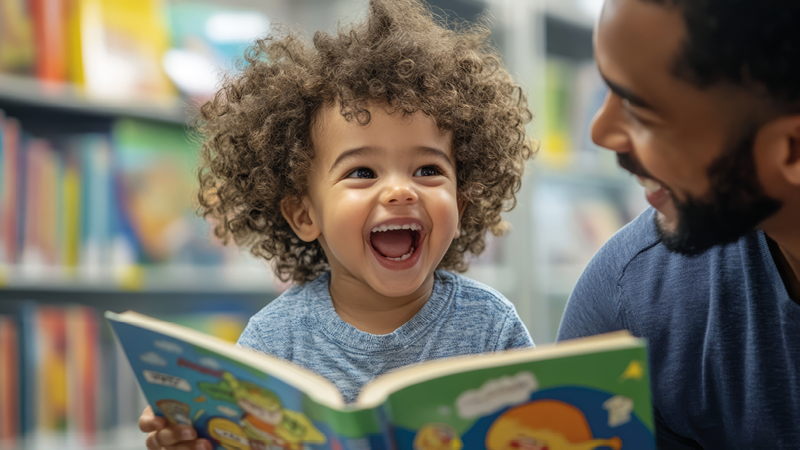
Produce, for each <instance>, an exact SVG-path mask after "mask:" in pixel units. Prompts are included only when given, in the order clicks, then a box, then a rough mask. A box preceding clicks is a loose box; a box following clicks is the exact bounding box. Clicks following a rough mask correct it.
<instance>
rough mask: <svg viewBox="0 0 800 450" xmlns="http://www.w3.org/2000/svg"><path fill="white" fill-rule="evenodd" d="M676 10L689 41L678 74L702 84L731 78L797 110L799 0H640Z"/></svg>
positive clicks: (799, 89) (677, 66) (799, 106)
mask: <svg viewBox="0 0 800 450" xmlns="http://www.w3.org/2000/svg"><path fill="white" fill-rule="evenodd" d="M643 1H646V2H651V3H658V4H662V5H665V6H668V7H675V8H678V9H679V10H680V11H681V13H682V14H683V17H684V20H685V22H686V29H687V34H688V36H687V39H686V42H685V43H684V45H683V49H682V51H681V53H680V54H679V55H678V57H677V59H676V62H675V73H676V75H677V76H679V77H681V78H683V79H687V80H688V81H690V82H692V83H693V84H695V85H696V86H698V87H700V88H706V87H709V86H712V85H715V84H718V83H721V82H729V83H732V84H734V85H739V86H742V87H743V88H745V89H748V90H756V91H757V92H763V93H764V94H765V95H766V96H767V97H768V99H769V100H770V101H771V103H773V104H775V105H776V106H777V107H779V108H782V109H788V110H790V111H791V112H797V111H800V30H799V29H798V27H799V26H800V1H798V0H643Z"/></svg>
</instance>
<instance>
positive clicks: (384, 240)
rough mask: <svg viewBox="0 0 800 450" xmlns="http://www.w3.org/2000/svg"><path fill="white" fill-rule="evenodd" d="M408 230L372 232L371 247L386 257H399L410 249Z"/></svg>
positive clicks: (410, 241)
mask: <svg viewBox="0 0 800 450" xmlns="http://www.w3.org/2000/svg"><path fill="white" fill-rule="evenodd" d="M412 241H413V238H412V237H411V231H410V230H390V231H379V232H377V233H372V236H371V237H370V242H371V243H372V247H373V248H375V250H377V251H378V253H380V254H381V255H383V256H386V257H387V258H399V257H401V256H403V255H405V254H406V253H408V252H409V250H411V244H413V242H412Z"/></svg>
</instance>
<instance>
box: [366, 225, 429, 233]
mask: <svg viewBox="0 0 800 450" xmlns="http://www.w3.org/2000/svg"><path fill="white" fill-rule="evenodd" d="M421 229H422V227H421V226H419V225H417V224H416V223H412V224H405V225H381V226H379V227H375V228H373V229H372V232H373V233H378V232H381V231H389V230H412V231H418V230H421Z"/></svg>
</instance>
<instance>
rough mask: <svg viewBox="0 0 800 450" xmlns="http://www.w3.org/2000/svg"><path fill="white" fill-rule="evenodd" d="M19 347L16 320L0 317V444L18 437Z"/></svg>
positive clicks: (9, 317)
mask: <svg viewBox="0 0 800 450" xmlns="http://www.w3.org/2000/svg"><path fill="white" fill-rule="evenodd" d="M19 345H20V342H19V330H18V327H17V323H16V320H14V318H13V317H11V316H5V315H0V442H4V441H5V442H9V441H12V440H15V439H17V438H18V437H19V435H20V423H19V371H20V361H19Z"/></svg>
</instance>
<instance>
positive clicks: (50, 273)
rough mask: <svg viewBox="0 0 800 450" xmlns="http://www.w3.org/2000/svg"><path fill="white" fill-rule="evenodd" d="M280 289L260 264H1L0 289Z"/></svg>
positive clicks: (219, 290) (68, 290)
mask: <svg viewBox="0 0 800 450" xmlns="http://www.w3.org/2000/svg"><path fill="white" fill-rule="evenodd" d="M278 288H279V286H278V285H277V284H276V283H275V278H274V276H273V275H272V273H271V272H270V269H269V268H268V267H266V266H262V265H258V264H253V265H241V266H240V265H232V266H221V267H216V266H212V267H197V266H166V267H137V268H129V269H115V268H110V269H102V270H101V269H97V270H87V269H75V270H66V269H64V268H60V267H31V266H7V265H6V266H2V265H0V289H7V290H36V291H62V292H63V291H66V292H158V293H181V292H203V293H274V292H277V291H278Z"/></svg>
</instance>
